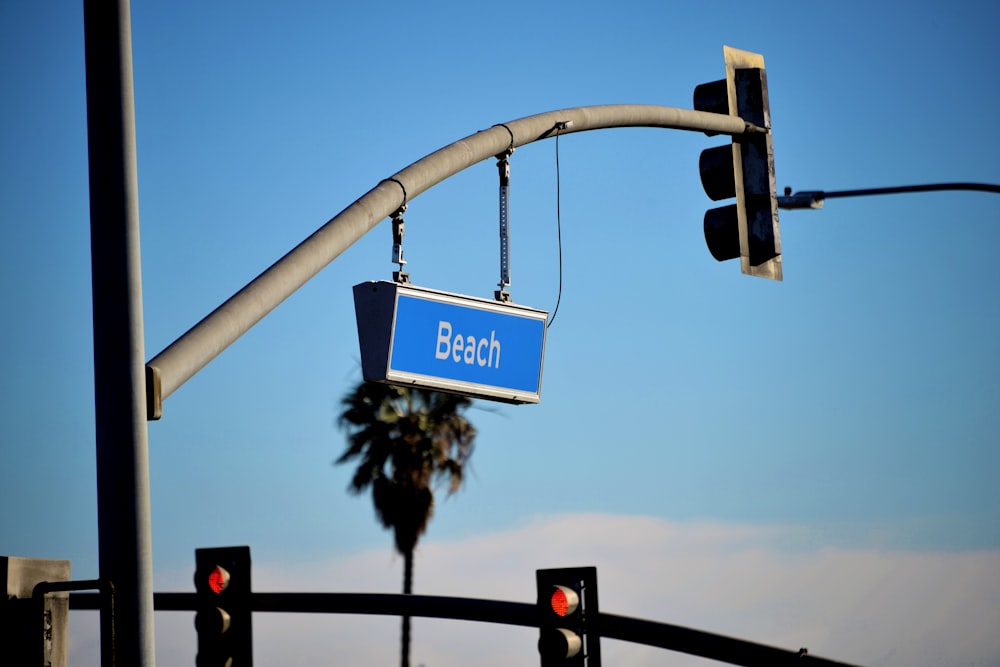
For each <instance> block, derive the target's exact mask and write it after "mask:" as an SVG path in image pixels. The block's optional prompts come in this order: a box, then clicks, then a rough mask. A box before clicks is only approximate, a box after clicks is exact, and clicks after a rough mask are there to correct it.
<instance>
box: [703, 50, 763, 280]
mask: <svg viewBox="0 0 1000 667" xmlns="http://www.w3.org/2000/svg"><path fill="white" fill-rule="evenodd" d="M723 53H724V55H725V61H726V78H725V79H723V80H720V81H713V82H711V83H704V84H701V85H700V86H697V87H696V88H695V89H694V108H695V109H696V110H697V111H708V112H711V113H721V114H728V115H730V116H738V117H739V118H742V119H743V120H744V121H745V122H746V123H748V124H749V126H750V128H751V130H752V131H750V132H747V133H745V134H742V135H739V136H734V137H733V140H732V144H731V145H729V146H719V147H716V148H709V149H707V150H705V151H702V154H701V158H700V160H699V165H698V166H699V171H700V172H701V182H702V185H703V186H704V187H705V192H706V194H708V196H709V197H710V198H711V199H712V200H713V201H719V200H722V199H729V198H732V197H735V198H736V203H735V204H731V205H729V206H723V207H721V208H714V209H710V210H708V211H707V212H706V213H705V242H706V243H707V244H708V249H709V251H710V252H711V253H712V256H713V257H715V258H716V259H717V260H719V261H720V262H722V261H725V260H727V259H735V258H736V257H739V258H740V268H741V270H742V271H743V273H746V274H749V275H753V276H760V277H763V278H770V279H772V280H781V278H782V273H781V236H780V234H779V231H778V198H777V193H776V190H775V180H774V149H773V148H772V145H771V111H770V106H769V104H768V98H767V74H766V73H765V71H764V57H763V56H762V55H760V54H757V53H750V52H749V51H741V50H739V49H734V48H732V47H729V46H726V47H723Z"/></svg>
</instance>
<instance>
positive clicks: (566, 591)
mask: <svg viewBox="0 0 1000 667" xmlns="http://www.w3.org/2000/svg"><path fill="white" fill-rule="evenodd" d="M553 588H554V589H555V590H554V591H552V597H551V598H550V599H549V603H550V605H551V606H552V611H554V612H555V613H556V615H557V616H569V615H570V614H572V613H574V612H575V611H576V610H577V608H578V607H579V606H580V596H579V595H577V593H576V591H574V590H573V589H572V588H569V587H568V586H553Z"/></svg>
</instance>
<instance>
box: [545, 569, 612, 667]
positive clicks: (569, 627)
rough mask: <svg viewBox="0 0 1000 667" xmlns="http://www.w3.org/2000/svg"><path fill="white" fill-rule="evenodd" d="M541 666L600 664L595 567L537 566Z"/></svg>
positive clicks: (587, 665)
mask: <svg viewBox="0 0 1000 667" xmlns="http://www.w3.org/2000/svg"><path fill="white" fill-rule="evenodd" d="M535 581H536V583H537V586H538V627H539V635H538V653H539V654H540V655H541V658H542V667H557V666H558V667H583V666H586V667H600V666H601V641H600V633H599V632H598V627H597V625H598V620H599V616H600V614H599V611H598V605H597V568H594V567H569V568H560V569H554V570H536V572H535Z"/></svg>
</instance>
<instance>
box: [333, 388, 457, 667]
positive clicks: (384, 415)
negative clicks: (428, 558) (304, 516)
mask: <svg viewBox="0 0 1000 667" xmlns="http://www.w3.org/2000/svg"><path fill="white" fill-rule="evenodd" d="M342 405H343V412H341V414H340V417H339V419H338V424H339V425H340V427H341V428H342V429H344V430H345V431H346V432H347V434H348V437H347V449H346V450H344V453H343V454H341V456H340V458H338V459H337V461H336V463H338V464H339V463H347V462H348V461H352V460H355V459H357V460H358V461H359V463H358V467H357V470H355V471H354V477H353V478H351V483H350V485H349V486H348V490H349V491H350V492H351V493H354V494H360V493H362V492H364V491H365V490H367V489H369V488H371V491H372V501H373V503H374V505H375V514H376V516H377V517H378V519H379V521H381V522H382V525H383V526H384V527H385V528H391V529H392V530H393V535H394V538H395V543H396V550H397V551H398V552H399V553H400V554H402V556H403V593H404V594H407V595H409V594H410V593H412V592H413V550H414V549H415V548H416V546H417V541H418V540H419V539H420V536H421V535H423V533H424V531H425V530H427V524H428V522H429V521H430V519H431V516H432V515H433V514H434V488H433V487H434V485H435V484H439V483H442V482H443V483H444V484H445V485H446V488H447V491H448V494H449V495H451V494H452V493H454V492H456V491H458V489H459V488H461V486H462V479H463V477H462V476H463V472H464V469H465V464H466V462H467V461H468V460H469V456H470V455H471V454H472V448H473V443H474V440H475V437H476V429H475V428H474V427H473V426H472V424H471V423H469V421H468V420H467V419H466V418H465V417H464V416H463V414H462V413H463V412H464V411H465V410H466V409H467V408H468V407H469V406H471V405H472V400H471V399H470V398H467V397H465V396H457V395H454V394H444V393H440V392H436V391H429V390H426V389H419V388H415V387H397V386H393V385H387V384H380V383H375V382H362V383H361V384H359V385H358V386H357V387H356V388H355V389H354V391H352V392H351V393H350V394H348V395H347V396H345V397H344V399H343V401H342ZM400 664H401V665H402V667H409V664H410V617H409V616H404V617H403V628H402V649H401V657H400Z"/></svg>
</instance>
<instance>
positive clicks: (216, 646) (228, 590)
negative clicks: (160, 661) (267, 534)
mask: <svg viewBox="0 0 1000 667" xmlns="http://www.w3.org/2000/svg"><path fill="white" fill-rule="evenodd" d="M194 555H195V574H194V587H195V592H196V594H197V612H196V614H195V617H194V627H195V629H196V630H197V631H198V657H197V658H196V660H195V665H197V667H252V665H253V627H252V624H251V608H250V607H251V590H250V547H216V548H212V549H195V552H194Z"/></svg>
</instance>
